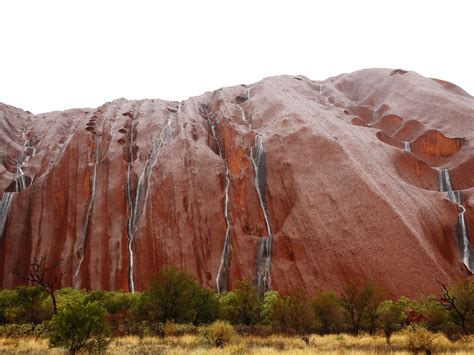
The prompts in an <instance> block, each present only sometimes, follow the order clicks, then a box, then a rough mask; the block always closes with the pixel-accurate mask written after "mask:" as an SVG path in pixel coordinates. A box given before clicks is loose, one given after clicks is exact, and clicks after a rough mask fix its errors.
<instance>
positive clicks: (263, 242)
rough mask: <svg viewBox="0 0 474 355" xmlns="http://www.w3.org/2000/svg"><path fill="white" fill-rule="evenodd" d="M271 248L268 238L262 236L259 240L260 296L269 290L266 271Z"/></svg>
mask: <svg viewBox="0 0 474 355" xmlns="http://www.w3.org/2000/svg"><path fill="white" fill-rule="evenodd" d="M268 252H269V249H268V238H266V237H260V240H259V241H258V248H257V277H256V282H257V287H258V294H259V297H260V298H263V296H264V295H265V292H266V291H268V288H266V287H269V285H268V284H267V283H265V276H266V275H265V272H266V265H267V259H268V257H269V254H268Z"/></svg>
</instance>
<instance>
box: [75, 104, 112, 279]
mask: <svg viewBox="0 0 474 355" xmlns="http://www.w3.org/2000/svg"><path fill="white" fill-rule="evenodd" d="M103 109H104V107H101V108H100V109H98V110H97V111H96V112H94V114H93V115H92V118H91V120H90V121H89V123H88V124H87V125H88V126H87V127H88V128H87V130H88V131H89V132H90V133H91V139H92V144H93V154H92V155H93V162H92V174H91V177H90V181H89V185H90V196H89V203H88V204H87V209H86V214H85V216H86V219H85V221H84V226H83V228H82V240H81V246H80V247H79V249H78V250H77V251H76V254H77V255H78V256H79V264H78V266H77V268H76V272H75V273H74V284H75V285H76V287H79V285H78V284H77V283H78V281H79V280H78V277H79V273H80V271H81V266H82V263H83V261H84V254H85V246H86V243H87V239H88V237H89V233H90V220H91V214H92V210H93V208H94V201H95V192H96V184H97V183H96V181H97V166H98V165H99V148H100V145H101V143H102V137H103V133H104V124H105V119H104V118H103V117H102V115H101V114H102V113H103ZM100 118H102V125H101V129H100V131H99V132H97V131H96V129H95V128H96V122H95V121H96V120H97V119H100Z"/></svg>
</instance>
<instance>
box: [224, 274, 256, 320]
mask: <svg viewBox="0 0 474 355" xmlns="http://www.w3.org/2000/svg"><path fill="white" fill-rule="evenodd" d="M261 317H262V303H261V302H260V300H259V297H258V289H257V288H256V287H255V286H253V285H252V284H250V283H249V282H246V281H240V282H237V284H236V287H235V288H234V290H233V291H232V292H227V293H224V294H222V295H221V296H220V297H219V318H220V319H224V320H227V321H229V322H230V323H232V324H241V325H247V326H249V325H255V324H257V322H258V321H260V319H261Z"/></svg>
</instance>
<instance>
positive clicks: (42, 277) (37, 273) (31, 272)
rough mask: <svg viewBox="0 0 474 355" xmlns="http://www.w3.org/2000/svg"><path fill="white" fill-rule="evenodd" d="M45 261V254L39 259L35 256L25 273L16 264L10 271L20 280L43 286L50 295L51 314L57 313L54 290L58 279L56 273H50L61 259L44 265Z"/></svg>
mask: <svg viewBox="0 0 474 355" xmlns="http://www.w3.org/2000/svg"><path fill="white" fill-rule="evenodd" d="M45 261H46V255H43V256H42V257H41V259H39V260H38V259H37V258H36V257H35V258H34V260H33V262H32V263H31V264H28V267H27V271H26V272H25V273H21V272H20V271H19V269H18V266H15V267H14V268H13V270H12V271H11V272H12V274H13V275H14V276H15V277H17V278H19V279H20V280H24V281H28V282H31V283H33V284H37V285H39V286H41V287H43V288H44V290H46V291H47V292H48V293H49V295H50V296H51V307H52V311H53V314H57V313H58V307H57V304H56V295H55V291H56V285H57V283H58V281H59V276H58V275H57V274H56V275H54V276H50V275H51V274H53V272H54V271H55V269H57V268H58V267H59V265H60V264H61V260H57V261H55V262H53V263H52V264H51V265H50V266H46V263H45Z"/></svg>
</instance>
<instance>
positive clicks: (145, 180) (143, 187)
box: [127, 114, 172, 293]
mask: <svg viewBox="0 0 474 355" xmlns="http://www.w3.org/2000/svg"><path fill="white" fill-rule="evenodd" d="M129 117H130V116H129ZM131 118H132V124H131V132H130V138H131V141H130V142H129V143H130V144H129V153H130V154H131V156H130V163H128V169H127V201H128V205H129V210H130V212H129V218H128V226H127V234H128V252H129V287H130V291H131V292H132V293H134V292H135V263H134V252H133V241H134V239H135V233H136V231H137V225H138V220H139V218H140V216H141V215H142V213H143V211H144V209H145V205H146V202H147V200H148V185H149V181H150V175H151V171H152V169H153V167H154V166H155V165H156V162H157V160H158V156H159V153H160V151H161V149H162V148H163V146H164V145H165V144H166V143H167V142H168V140H169V139H170V138H171V133H172V127H171V116H169V117H168V120H167V122H166V124H165V126H164V128H163V129H162V130H161V132H160V134H159V135H158V136H157V137H156V139H155V140H154V142H153V143H152V147H151V151H150V154H149V156H148V159H147V160H146V162H145V166H144V168H143V171H142V173H141V175H140V178H139V179H138V183H137V186H136V191H135V196H134V198H133V196H132V186H131V180H132V179H131V173H132V163H133V160H134V158H133V156H134V155H135V154H136V150H135V149H134V148H133V147H134V146H135V144H136V134H137V132H136V126H137V119H138V114H134V115H131Z"/></svg>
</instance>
